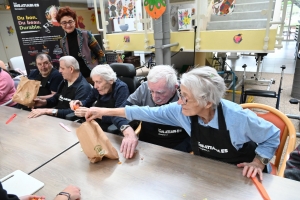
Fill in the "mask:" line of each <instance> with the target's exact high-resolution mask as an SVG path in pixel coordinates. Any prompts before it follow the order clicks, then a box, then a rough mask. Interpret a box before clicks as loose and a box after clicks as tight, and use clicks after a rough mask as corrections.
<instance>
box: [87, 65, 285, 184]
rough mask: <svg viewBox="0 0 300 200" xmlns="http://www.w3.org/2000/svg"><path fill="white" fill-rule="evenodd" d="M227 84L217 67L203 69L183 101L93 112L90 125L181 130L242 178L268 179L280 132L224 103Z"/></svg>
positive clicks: (190, 76) (188, 81)
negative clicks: (113, 119) (134, 123)
mask: <svg viewBox="0 0 300 200" xmlns="http://www.w3.org/2000/svg"><path fill="white" fill-rule="evenodd" d="M225 91H226V86H225V83H224V80H223V78H222V77H221V76H220V75H219V74H218V72H217V71H216V70H215V69H214V68H211V67H199V68H195V69H193V70H192V71H190V72H188V73H186V74H183V76H182V78H181V85H180V87H179V90H178V96H179V100H178V102H177V103H171V104H168V105H165V106H161V107H154V108H149V107H137V106H126V107H125V108H117V109H104V108H103V109H99V108H91V109H89V111H88V112H87V113H86V115H85V117H86V119H87V121H90V120H92V119H95V118H101V117H102V116H119V117H126V118H127V119H129V120H142V121H148V122H153V123H161V124H167V125H173V126H181V127H183V128H184V129H185V130H186V132H187V133H188V134H189V135H190V136H191V145H192V149H193V152H194V154H196V155H199V156H203V157H207V158H211V159H214V160H218V161H222V162H226V163H230V164H234V165H237V167H241V168H243V172H242V174H243V175H244V176H247V177H249V178H250V177H254V176H256V175H257V174H258V175H259V177H260V179H261V180H262V177H263V175H262V172H263V171H264V172H268V173H270V172H271V166H270V164H269V163H268V161H269V160H270V159H271V158H272V157H273V156H274V153H275V151H276V149H277V147H278V145H279V133H280V130H279V129H278V128H277V127H276V126H274V125H273V124H271V123H270V122H268V121H265V120H264V119H262V118H260V117H258V116H257V115H256V114H255V113H254V112H252V111H250V110H248V109H245V110H244V109H243V108H242V107H241V106H240V105H238V104H236V103H234V102H231V101H228V100H225V99H222V97H223V95H224V94H225Z"/></svg>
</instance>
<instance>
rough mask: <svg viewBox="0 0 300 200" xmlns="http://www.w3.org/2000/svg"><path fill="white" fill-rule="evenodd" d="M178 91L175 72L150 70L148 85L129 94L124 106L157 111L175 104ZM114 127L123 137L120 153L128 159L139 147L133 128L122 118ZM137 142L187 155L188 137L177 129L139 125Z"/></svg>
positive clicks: (163, 67)
mask: <svg viewBox="0 0 300 200" xmlns="http://www.w3.org/2000/svg"><path fill="white" fill-rule="evenodd" d="M177 87H178V81H177V75H176V71H175V70H174V68H172V67H171V66H168V65H158V66H155V67H153V68H152V69H151V70H150V72H149V74H148V76H147V82H144V83H142V85H141V86H140V87H139V88H138V89H137V90H136V91H135V92H134V93H133V94H131V95H130V96H129V97H128V99H127V101H126V103H125V104H124V105H123V106H125V105H130V106H131V105H137V106H149V107H159V106H162V105H166V104H169V103H171V102H176V101H178V96H177V95H176V94H177V93H176V88H177ZM115 122H116V123H115V124H116V125H117V127H118V128H119V129H120V131H121V132H122V134H123V135H124V139H123V141H122V144H121V152H123V155H124V157H126V158H131V157H132V156H133V154H134V151H135V148H136V146H137V143H138V138H137V136H136V134H135V132H134V130H133V128H132V127H131V126H130V125H129V124H128V121H127V120H126V119H124V118H115ZM139 140H141V141H144V142H149V143H152V144H156V145H160V146H163V147H167V148H172V149H176V150H179V151H184V152H190V151H191V145H190V137H189V136H188V134H187V133H186V132H185V130H184V129H183V128H181V127H178V126H169V125H162V124H160V123H149V122H146V121H143V122H142V126H141V132H140V133H139Z"/></svg>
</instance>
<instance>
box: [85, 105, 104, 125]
mask: <svg viewBox="0 0 300 200" xmlns="http://www.w3.org/2000/svg"><path fill="white" fill-rule="evenodd" d="M103 109H105V108H99V107H91V108H89V109H88V110H87V112H86V113H85V119H86V121H88V122H90V121H92V120H93V119H97V118H99V119H102V116H103V115H102V113H103V112H102V111H103Z"/></svg>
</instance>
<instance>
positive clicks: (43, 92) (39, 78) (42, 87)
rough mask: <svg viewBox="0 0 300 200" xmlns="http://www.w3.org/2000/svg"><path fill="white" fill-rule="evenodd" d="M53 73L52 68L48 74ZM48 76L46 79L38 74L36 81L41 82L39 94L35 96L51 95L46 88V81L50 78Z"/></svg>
mask: <svg viewBox="0 0 300 200" xmlns="http://www.w3.org/2000/svg"><path fill="white" fill-rule="evenodd" d="M52 72H53V68H52V70H51V72H50V74H51V73H52ZM50 74H49V75H48V76H47V77H42V75H41V74H39V75H38V76H37V79H36V80H37V81H41V85H40V89H39V92H38V94H37V96H45V95H49V94H51V90H50V88H49V87H47V86H48V80H49V78H50Z"/></svg>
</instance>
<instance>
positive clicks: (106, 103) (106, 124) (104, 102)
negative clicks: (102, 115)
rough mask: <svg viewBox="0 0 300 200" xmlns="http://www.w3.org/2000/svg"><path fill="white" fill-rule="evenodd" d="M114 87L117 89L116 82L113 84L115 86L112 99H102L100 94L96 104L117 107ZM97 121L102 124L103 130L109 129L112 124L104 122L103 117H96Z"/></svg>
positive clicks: (102, 106)
mask: <svg viewBox="0 0 300 200" xmlns="http://www.w3.org/2000/svg"><path fill="white" fill-rule="evenodd" d="M114 89H115V83H114V84H113V87H112V92H111V96H110V99H109V100H107V101H102V100H100V96H99V97H98V99H97V102H96V104H95V107H101V108H115V103H116V100H115V98H114V95H113V93H114ZM96 122H97V123H98V124H99V125H100V126H101V128H102V130H103V131H107V128H108V127H109V126H110V125H112V123H104V122H102V120H101V119H96Z"/></svg>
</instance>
